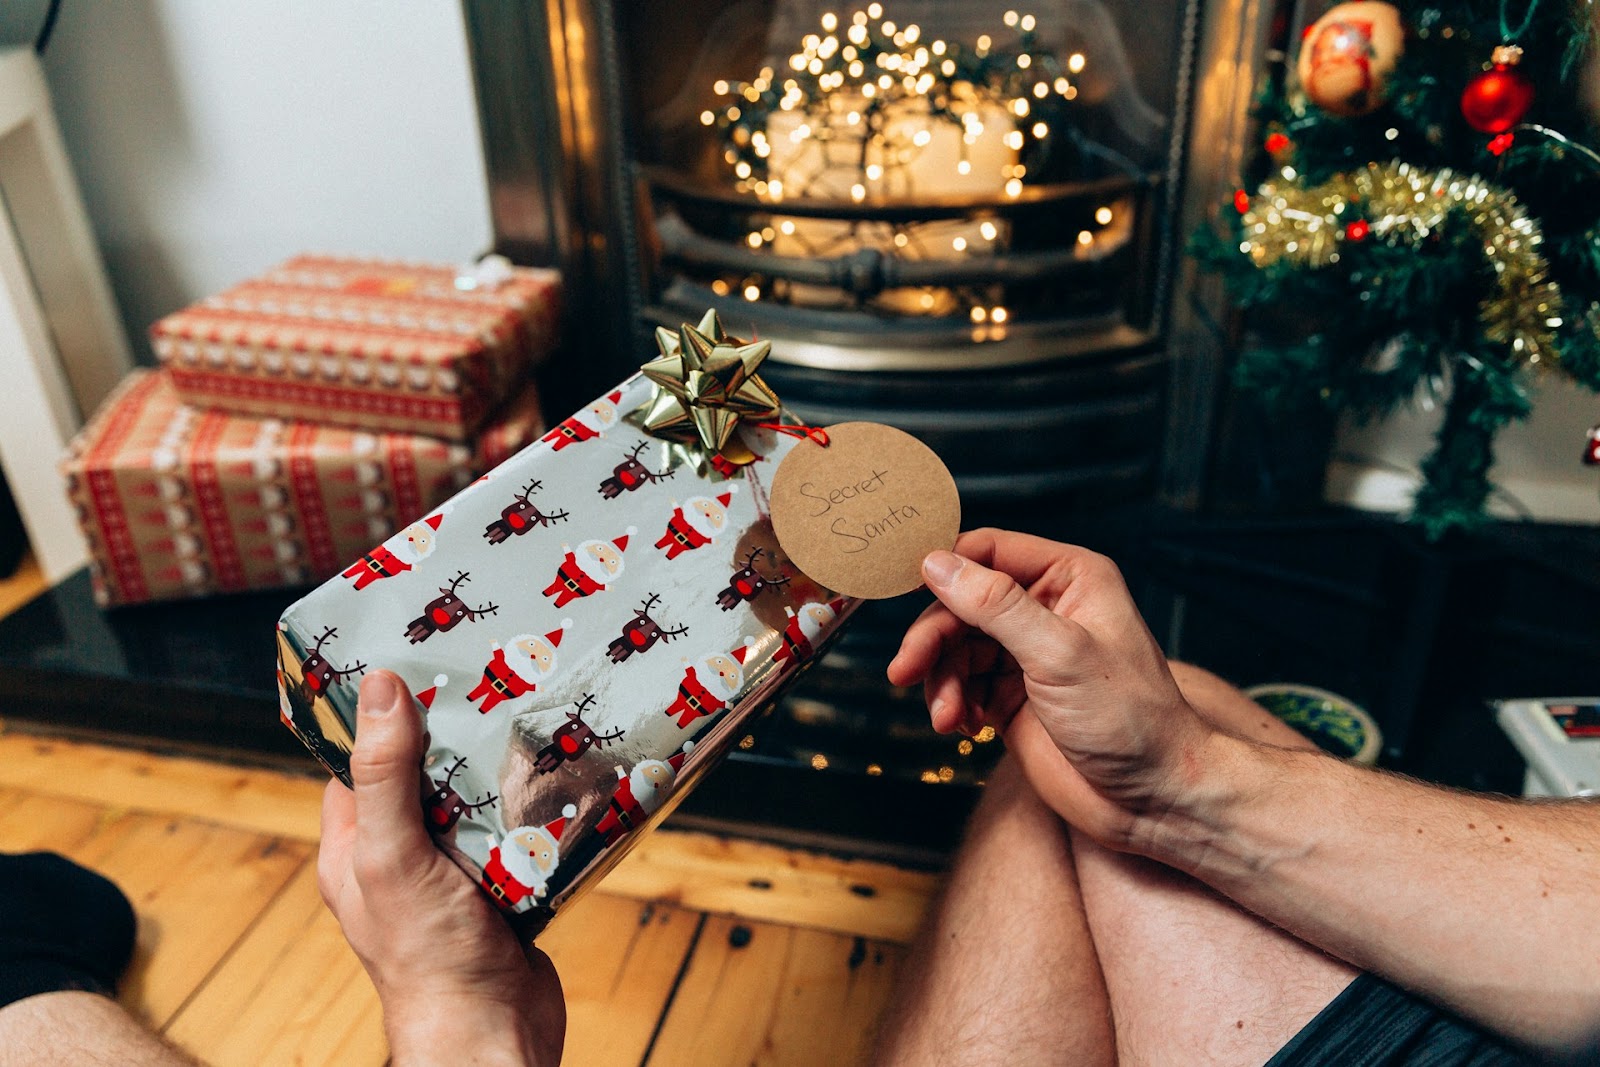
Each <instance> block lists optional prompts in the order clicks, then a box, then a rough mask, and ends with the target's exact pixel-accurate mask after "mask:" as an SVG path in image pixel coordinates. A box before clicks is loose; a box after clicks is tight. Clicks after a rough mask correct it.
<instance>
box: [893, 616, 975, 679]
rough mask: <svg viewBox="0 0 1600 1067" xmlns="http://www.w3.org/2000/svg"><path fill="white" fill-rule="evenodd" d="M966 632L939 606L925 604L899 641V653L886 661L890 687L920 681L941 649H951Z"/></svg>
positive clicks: (941, 651) (959, 623)
mask: <svg viewBox="0 0 1600 1067" xmlns="http://www.w3.org/2000/svg"><path fill="white" fill-rule="evenodd" d="M967 628H968V627H967V624H966V623H964V622H962V621H961V620H960V619H958V618H956V617H955V616H954V615H952V614H950V609H949V608H947V607H945V606H944V605H943V604H941V603H939V602H938V601H934V602H933V603H932V604H929V605H928V607H927V608H926V609H924V610H923V612H922V614H921V615H919V616H917V621H916V622H914V623H912V624H911V626H910V627H909V628H908V629H907V630H906V635H905V636H904V637H902V638H901V639H900V651H898V652H896V653H895V656H894V659H892V660H890V661H889V681H890V682H891V683H892V684H894V685H916V684H917V683H918V682H920V681H922V680H923V679H924V678H925V677H927V674H928V672H929V671H930V670H932V669H933V665H934V664H935V663H937V662H938V660H939V657H940V656H941V655H943V654H944V651H945V649H947V648H950V647H952V646H953V645H954V644H955V642H956V640H957V639H958V638H959V637H960V636H961V635H962V634H963V633H964V632H966V630H967Z"/></svg>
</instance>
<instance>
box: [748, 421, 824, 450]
mask: <svg viewBox="0 0 1600 1067" xmlns="http://www.w3.org/2000/svg"><path fill="white" fill-rule="evenodd" d="M756 429H758V430H776V431H778V432H779V433H786V434H788V435H789V436H790V437H809V438H810V439H811V440H813V441H815V442H816V443H817V444H819V445H821V446H822V447H823V448H827V447H828V431H827V430H824V429H823V428H822V427H821V426H788V425H785V424H784V423H781V422H758V423H756Z"/></svg>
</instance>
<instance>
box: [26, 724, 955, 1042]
mask: <svg viewBox="0 0 1600 1067" xmlns="http://www.w3.org/2000/svg"><path fill="white" fill-rule="evenodd" d="M322 788H323V785H322V783H321V782H319V781H317V780H315V779H312V778H302V777H297V776H295V775H289V774H282V773H277V772H271V771H262V770H255V769H242V768H238V767H232V766H228V765H224V764H216V763H209V762H206V761H202V760H194V759H183V758H174V757H166V756H159V755H152V754H148V753H142V752H134V751H124V750H120V749H116V748H113V747H110V746H106V745H94V744H87V743H82V742H77V741H63V740H55V739H42V738H38V737H34V736H31V735H28V734H26V733H23V732H15V731H6V730H5V729H4V727H3V724H0V851H7V852H13V851H25V850H31V849H41V848H43V849H51V850H54V851H58V852H62V853H64V854H66V855H68V856H70V857H72V858H73V859H76V860H78V861H79V862H81V863H84V864H85V865H86V866H89V867H92V868H94V869H97V870H100V871H102V872H103V873H105V874H106V875H107V876H108V877H110V878H111V879H112V880H113V881H115V882H117V884H118V885H120V886H121V887H122V888H123V890H124V891H125V892H126V893H127V894H128V896H129V898H130V899H131V900H132V901H133V902H134V906H135V908H136V910H137V911H138V913H139V949H138V954H137V956H136V959H135V963H134V966H133V969H132V971H131V973H130V975H129V977H128V979H127V981H126V983H125V985H124V990H123V997H122V999H123V1001H124V1003H125V1004H127V1005H128V1007H129V1008H130V1009H131V1010H132V1011H133V1012H134V1013H135V1014H136V1015H137V1016H138V1017H140V1018H141V1019H143V1020H145V1021H146V1022H147V1023H149V1024H150V1025H152V1026H154V1027H157V1028H161V1029H164V1030H165V1032H166V1033H167V1035H168V1036H169V1037H170V1038H171V1039H172V1040H174V1041H175V1042H176V1043H178V1044H179V1045H181V1046H182V1047H184V1048H186V1049H189V1050H190V1051H191V1052H193V1053H194V1054H195V1055H197V1056H198V1057H200V1058H201V1059H202V1060H203V1061H204V1062H206V1063H211V1064H218V1065H220V1067H230V1065H236V1064H237V1065H246V1064H248V1065H251V1067H255V1065H268V1067H270V1065H276V1064H296V1065H303V1067H320V1065H327V1067H335V1065H339V1067H343V1065H347V1064H348V1065H354V1067H363V1065H367V1064H372V1065H378V1064H382V1063H383V1062H384V1061H385V1059H386V1057H387V1048H386V1046H385V1043H384V1038H383V1027H382V1015H381V1010H380V1006H379V1004H378V1000H377V996H376V993H375V991H374V990H373V988H372V985H371V982H370V981H369V980H368V979H367V977H366V974H365V972H364V971H363V970H362V968H361V966H360V963H359V962H358V961H357V960H356V958H355V956H354V954H353V953H352V952H351V950H350V948H349V946H348V945H347V944H346V943H345V941H344V938H343V937H342V935H341V934H340V933H339V928H338V924H337V923H336V922H335V921H334V919H333V917H332V915H331V914H329V913H328V912H327V910H326V909H325V908H324V907H323V905H322V903H321V900H320V898H319V896H318V893H317V887H316V874H315V848H316V837H317V821H318V813H319V810H320V799H321V793H322ZM935 883H936V878H935V877H934V876H932V875H929V874H927V873H925V872H911V871H904V870H899V869H897V868H894V867H889V866H886V865H883V864H872V863H861V862H855V861H850V860H846V859H839V858H836V857H831V856H825V855H819V854H815V853H809V852H800V851H794V850H789V849H782V848H777V847H775V846H771V845H762V844H757V843H753V842H748V841H737V840H728V839H723V838H719V837H714V836H711V835H706V834H698V833H682V832H673V831H670V830H666V831H658V832H656V833H653V834H651V835H649V836H647V837H645V838H643V839H642V840H641V842H640V844H639V847H638V848H636V849H635V851H634V852H633V853H632V854H630V855H629V857H628V858H627V859H626V860H624V861H623V863H622V864H620V865H619V866H618V868H617V869H616V870H615V871H613V872H612V873H611V874H609V875H608V876H607V877H606V879H605V880H604V881H603V882H602V883H601V887H600V888H599V889H598V890H596V891H593V892H591V893H590V894H588V895H587V896H585V897H583V898H582V899H580V900H578V901H577V902H575V903H573V904H572V905H570V906H569V907H568V908H567V909H565V910H564V911H563V912H562V914H561V915H560V916H558V918H557V919H556V920H555V922H554V923H552V924H551V926H550V927H549V929H548V930H546V931H545V933H544V934H543V935H542V936H541V938H540V942H539V944H540V946H541V947H542V948H544V949H545V950H546V951H547V952H548V953H549V954H550V956H551V958H552V959H553V960H554V961H555V964H556V967H557V971H558V973H559V974H560V975H561V978H562V982H563V986H564V989H565V993H566V997H567V1004H568V1019H569V1025H568V1035H567V1054H566V1057H565V1059H564V1061H563V1062H565V1063H566V1064H568V1065H569V1067H612V1065H635V1064H646V1063H648V1064H649V1065H651V1067H672V1065H678V1064H697V1065H698V1064H705V1065H713V1067H715V1065H722V1064H766V1065H774V1067H783V1065H796V1067H799V1065H808V1067H809V1065H812V1064H824V1063H826V1064H830V1065H833V1064H838V1065H845V1067H848V1065H850V1064H856V1063H863V1062H865V1061H866V1058H867V1056H868V1053H869V1050H870V1047H871V1041H872V1035H873V1031H874V1029H875V1027H876V1020H877V1018H878V1015H879V1013H880V1012H881V1010H882V1006H883V1004H884V1003H885V1002H886V999H887V997H888V993H889V988H890V985H891V983H892V981H893V979H894V977H895V975H896V973H897V972H898V970H899V967H900V965H901V961H902V959H903V956H904V953H905V951H906V950H905V948H904V946H903V944H902V943H903V942H904V941H906V940H907V939H908V938H909V937H910V934H911V931H912V930H913V929H914V927H915V924H916V922H917V920H918V918H919V917H920V915H921V914H922V912H923V910H924V909H925V907H926V905H927V901H928V899H929V897H930V895H931V893H932V891H933V889H934V886H935Z"/></svg>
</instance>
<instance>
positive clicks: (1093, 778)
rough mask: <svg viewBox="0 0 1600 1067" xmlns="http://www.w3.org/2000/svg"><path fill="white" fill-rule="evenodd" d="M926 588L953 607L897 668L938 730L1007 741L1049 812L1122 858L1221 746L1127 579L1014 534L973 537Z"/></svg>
mask: <svg viewBox="0 0 1600 1067" xmlns="http://www.w3.org/2000/svg"><path fill="white" fill-rule="evenodd" d="M923 576H924V577H925V578H926V579H927V582H928V588H929V589H930V590H932V592H933V594H934V596H936V597H938V598H939V601H940V603H937V604H934V605H933V606H931V607H930V608H928V610H927V611H925V612H923V614H922V617H921V618H919V619H918V620H917V621H916V622H915V623H914V624H913V625H912V626H911V629H910V630H908V631H907V632H906V636H905V639H904V640H903V641H902V643H901V645H900V651H899V653H898V654H897V655H896V656H895V658H894V661H893V662H892V663H890V664H889V680H890V681H892V682H894V683H895V684H897V685H914V684H916V683H917V682H919V681H920V682H922V683H923V687H924V689H925V691H926V694H927V698H928V710H929V713H930V715H931V716H932V718H933V725H934V727H935V729H938V730H940V731H942V732H945V731H950V730H957V729H959V730H964V731H966V732H968V733H972V732H975V731H977V730H978V729H980V728H981V727H982V726H984V725H985V724H988V725H992V726H994V727H995V728H996V729H997V730H1000V731H1002V732H1003V733H1004V734H1005V738H1006V746H1007V748H1009V749H1010V750H1011V751H1012V752H1015V753H1016V754H1017V758H1018V759H1019V760H1020V761H1021V762H1022V765H1023V768H1024V770H1025V771H1026V772H1027V774H1028V778H1029V780H1030V781H1032V782H1033V786H1034V788H1035V789H1036V790H1037V791H1038V793H1039V795H1040V796H1041V797H1043V798H1044V800H1045V802H1046V803H1048V804H1050V805H1051V807H1053V808H1055V809H1056V811H1057V812H1058V813H1059V814H1060V815H1061V816H1062V817H1063V818H1065V819H1067V820H1068V821H1069V822H1072V823H1073V824H1075V825H1077V826H1078V827H1079V828H1080V829H1082V830H1084V831H1086V832H1087V833H1089V834H1090V835H1092V836H1093V837H1095V838H1097V839H1099V840H1101V841H1102V842H1104V843H1106V844H1108V845H1111V846H1113V847H1121V848H1126V847H1128V846H1129V843H1130V838H1131V837H1132V836H1133V835H1134V832H1135V828H1136V824H1137V821H1138V820H1139V818H1140V817H1141V816H1145V815H1159V814H1160V813H1161V812H1162V811H1163V810H1164V809H1165V808H1166V807H1167V806H1168V805H1169V804H1171V802H1172V800H1173V798H1174V797H1175V795H1176V794H1177V793H1178V792H1180V791H1181V790H1182V789H1184V788H1185V787H1186V786H1187V784H1188V783H1189V782H1191V781H1192V780H1193V779H1194V777H1195V771H1196V763H1197V760H1198V755H1199V753H1200V751H1201V750H1202V749H1203V748H1204V747H1205V746H1206V744H1207V742H1208V740H1209V738H1210V737H1211V735H1212V734H1213V733H1214V731H1213V730H1212V728H1211V727H1209V726H1208V725H1207V724H1206V723H1205V722H1204V721H1203V720H1201V718H1200V717H1199V716H1198V715H1196V714H1195V712H1194V710H1193V709H1192V708H1190V707H1189V705H1188V704H1187V703H1186V702H1185V701H1184V699H1183V696H1182V695H1181V694H1180V693H1179V691H1178V686H1177V684H1176V683H1175V682H1174V681H1173V680H1172V674H1171V672H1170V671H1169V670H1168V669H1167V661H1166V657H1165V656H1164V655H1162V653H1161V649H1160V648H1159V647H1158V646H1157V645H1156V642H1155V639H1154V638H1153V637H1151V636H1150V631H1149V630H1148V629H1147V628H1146V627H1145V624H1144V620H1143V619H1142V618H1140V616H1139V611H1138V609H1137V608H1136V607H1134V604H1133V599H1132V598H1131V597H1130V596H1129V595H1128V589H1127V586H1126V585H1124V584H1123V581H1122V575H1121V574H1120V573H1119V572H1118V571H1117V568H1116V565H1115V564H1113V563H1112V562H1111V561H1110V560H1109V559H1106V558H1105V557H1104V556H1100V555H1096V554H1095V553H1093V552H1089V551H1087V550H1085V549H1081V548H1074V547H1072V546H1070V545H1062V544H1057V543H1056V542H1054V541H1047V540H1044V539H1043V538H1039V537H1029V536H1027V535H1025V534H1017V533H1007V532H1004V531H1000V530H975V531H973V532H971V533H967V534H963V535H962V536H961V538H960V540H958V541H957V542H956V550H955V552H954V553H951V552H934V553H932V554H930V555H929V556H928V558H927V559H926V560H925V561H924V562H923Z"/></svg>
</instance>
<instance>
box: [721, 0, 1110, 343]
mask: <svg viewBox="0 0 1600 1067" xmlns="http://www.w3.org/2000/svg"><path fill="white" fill-rule="evenodd" d="M1001 21H1002V23H1003V29H1001V28H997V29H996V32H995V33H993V34H982V35H980V36H978V37H977V38H976V39H974V40H972V41H970V42H967V41H956V40H947V39H944V38H938V37H931V36H930V35H927V34H925V33H924V31H923V29H922V27H921V26H919V25H917V24H916V23H908V24H900V23H897V22H896V21H895V20H894V19H893V18H891V17H887V16H886V15H885V11H884V7H883V5H882V4H880V3H877V2H874V3H871V4H869V5H867V6H866V7H865V8H864V9H861V10H856V11H853V12H851V13H849V14H847V15H843V16H841V15H839V14H836V13H834V12H828V13H825V14H823V15H822V16H821V18H820V19H819V22H818V26H817V28H816V31H815V32H811V33H807V34H805V35H804V36H803V37H802V38H801V39H800V41H799V42H798V44H797V45H796V46H795V47H794V49H793V51H792V52H790V53H789V54H788V55H787V57H784V58H781V59H775V60H774V61H773V62H772V63H771V64H770V65H767V66H763V67H762V68H761V69H760V71H759V72H758V73H757V74H756V76H755V78H754V79H752V80H750V81H736V80H719V81H717V82H716V83H715V84H714V85H713V86H712V89H713V91H714V93H715V94H716V96H717V98H718V101H719V102H718V103H717V105H716V106H715V107H712V108H707V109H706V110H704V111H703V112H702V113H701V114H700V122H701V124H702V125H704V126H706V127H710V128H713V129H714V130H715V132H716V133H717V135H718V137H719V142H720V143H719V147H720V150H721V156H722V160H723V162H724V163H725V164H726V165H727V166H728V168H729V169H730V171H731V175H732V178H733V184H734V187H735V188H736V189H737V190H738V191H740V192H743V193H749V194H752V195H753V196H754V197H755V198H756V199H757V200H758V201H761V202H764V203H766V204H768V205H772V206H773V207H775V208H776V207H778V206H779V205H782V204H783V203H784V202H786V201H790V202H792V201H794V200H797V199H806V200H811V201H832V202H837V203H841V204H849V205H863V204H864V205H867V206H868V207H870V206H871V205H873V204H877V203H884V204H889V203H896V204H904V203H908V202H909V203H915V202H917V201H918V198H919V197H933V198H938V197H940V196H948V195H957V196H962V197H964V198H966V199H967V200H969V201H970V202H972V203H973V204H974V205H975V206H974V210H973V211H972V213H971V215H970V216H969V217H967V218H961V219H953V220H952V219H948V218H944V219H938V220H916V219H913V220H910V221H888V220H879V219H874V218H872V217H870V215H867V216H863V215H861V213H860V212H859V211H857V212H855V213H853V214H852V213H849V212H841V216H840V217H839V218H832V219H830V218H814V217H808V218H797V217H786V216H785V215H783V214H782V213H781V211H774V212H773V213H771V214H770V215H767V216H765V217H761V216H758V217H757V218H755V219H754V220H753V222H754V225H753V226H752V228H751V229H750V230H749V231H748V233H747V234H746V235H745V241H746V243H747V244H748V246H749V247H750V248H751V249H752V250H758V251H765V252H771V253H775V254H780V255H793V256H804V257H812V258H815V257H825V256H839V255H844V254H850V253H853V252H856V251H859V250H861V249H866V248H870V249H875V250H878V251H880V252H882V253H884V254H886V255H892V256H897V257H902V258H906V259H941V258H951V257H955V258H964V257H970V256H984V255H994V254H997V253H999V252H1002V251H1004V250H1006V249H1008V248H1009V247H1010V246H1011V236H1012V235H1011V222H1010V221H1009V220H1008V219H1007V218H1006V217H1005V212H1004V211H1003V210H1001V205H1003V204H1004V202H1005V201H1007V200H1015V199H1017V198H1019V197H1021V196H1022V195H1023V192H1024V189H1025V187H1026V186H1027V185H1029V184H1035V183H1047V182H1049V181H1059V180H1061V178H1062V176H1063V173H1064V172H1066V171H1068V170H1070V168H1071V167H1072V166H1073V165H1075V162H1076V161H1077V158H1078V157H1077V152H1078V151H1079V149H1080V148H1081V145H1080V144H1078V143H1077V141H1076V140H1075V132H1074V130H1073V125H1072V119H1073V109H1074V108H1075V107H1077V106H1081V105H1077V104H1075V103H1074V102H1075V101H1077V100H1078V98H1079V95H1080V82H1079V78H1080V76H1081V75H1082V74H1083V72H1084V70H1085V68H1086V67H1087V66H1088V59H1087V58H1086V57H1085V56H1084V55H1083V53H1081V52H1070V53H1068V54H1065V55H1060V54H1058V53H1057V52H1056V51H1055V50H1054V49H1052V48H1050V47H1047V46H1045V45H1044V44H1043V43H1042V41H1041V39H1040V35H1039V29H1038V20H1037V18H1036V17H1035V16H1034V15H1032V14H1027V13H1023V12H1018V11H1014V10H1013V11H1007V12H1006V13H1005V14H1004V16H1003V18H1002V20H1001ZM985 204H991V205H993V206H992V207H985V206H984V205H985ZM1130 212H1131V207H1129V206H1127V205H1117V204H1115V203H1114V202H1113V203H1105V204H1100V205H1098V206H1096V207H1095V208H1094V210H1093V214H1092V221H1091V219H1090V218H1089V217H1088V216H1086V217H1085V218H1084V221H1083V224H1082V225H1083V228H1082V230H1081V231H1080V232H1079V233H1078V234H1077V242H1076V248H1077V250H1078V251H1079V252H1080V253H1081V254H1083V255H1084V256H1086V257H1088V256H1092V255H1096V254H1098V248H1097V245H1098V244H1099V243H1101V242H1102V240H1103V239H1104V237H1105V236H1106V234H1105V231H1107V229H1108V228H1112V227H1113V223H1114V222H1115V223H1118V224H1120V225H1118V226H1116V227H1115V228H1114V229H1113V232H1112V233H1111V235H1110V236H1112V237H1114V238H1116V239H1118V240H1121V239H1125V237H1126V230H1127V227H1128V224H1129V223H1131V215H1130V217H1128V218H1124V217H1122V216H1124V215H1129V213H1130ZM712 289H713V291H714V292H716V293H717V294H718V295H724V296H726V295H729V294H731V293H737V294H738V295H742V296H743V297H744V298H745V299H746V300H751V301H754V300H759V299H764V298H768V297H776V298H778V299H780V300H783V301H785V302H789V303H799V304H804V303H807V302H808V301H811V300H813V299H814V300H815V301H817V302H819V303H827V302H829V301H830V300H834V301H836V299H837V298H836V296H834V295H833V294H828V293H824V292H822V291H820V290H818V289H816V287H810V288H808V287H806V286H803V285H799V284H790V283H787V282H784V281H783V280H782V279H778V278H769V277H764V276H762V275H748V276H743V277H724V278H719V279H716V280H715V281H713V282H712ZM997 296H998V293H997V292H993V291H988V290H986V289H983V288H973V287H959V288H957V287H937V286H935V287H920V288H918V289H915V290H911V291H899V292H891V293H887V294H882V295H880V296H879V297H876V298H874V300H873V303H874V304H875V305H877V306H878V307H879V308H880V310H886V311H891V312H896V313H903V314H914V315H935V316H948V315H962V316H965V317H968V318H969V319H970V320H971V322H972V323H973V325H974V326H976V327H983V328H990V327H1003V325H1004V324H1005V323H1006V322H1007V321H1008V318H1009V317H1010V312H1009V311H1008V310H1007V308H1006V307H1004V306H1003V305H1002V304H1001V303H999V302H997V300H996V297H997Z"/></svg>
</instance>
